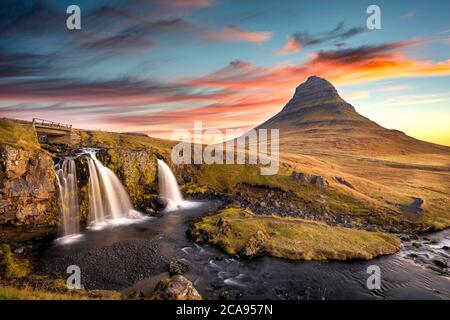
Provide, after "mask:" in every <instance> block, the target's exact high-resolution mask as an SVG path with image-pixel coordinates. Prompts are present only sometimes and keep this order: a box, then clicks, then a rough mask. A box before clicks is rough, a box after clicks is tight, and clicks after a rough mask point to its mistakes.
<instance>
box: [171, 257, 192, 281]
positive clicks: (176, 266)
mask: <svg viewBox="0 0 450 320" xmlns="http://www.w3.org/2000/svg"><path fill="white" fill-rule="evenodd" d="M190 270H191V266H190V265H188V264H187V263H185V262H183V261H180V260H172V261H170V263H169V275H170V276H171V277H172V276H175V275H183V274H185V273H187V272H189V271H190Z"/></svg>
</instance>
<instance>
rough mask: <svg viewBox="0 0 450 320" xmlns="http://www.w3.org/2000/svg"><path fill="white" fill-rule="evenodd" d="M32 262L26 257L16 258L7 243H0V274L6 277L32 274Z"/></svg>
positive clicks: (12, 277)
mask: <svg viewBox="0 0 450 320" xmlns="http://www.w3.org/2000/svg"><path fill="white" fill-rule="evenodd" d="M30 271H31V264H30V262H29V261H28V260H26V259H15V258H14V257H13V254H12V252H11V248H10V246H9V245H7V244H2V245H0V275H2V276H3V278H5V279H17V278H24V277H26V276H28V275H29V274H30Z"/></svg>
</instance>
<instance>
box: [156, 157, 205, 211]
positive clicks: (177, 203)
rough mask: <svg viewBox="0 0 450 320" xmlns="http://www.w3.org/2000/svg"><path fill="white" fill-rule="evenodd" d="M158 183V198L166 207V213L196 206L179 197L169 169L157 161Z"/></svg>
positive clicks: (178, 189)
mask: <svg viewBox="0 0 450 320" xmlns="http://www.w3.org/2000/svg"><path fill="white" fill-rule="evenodd" d="M158 182H159V198H160V199H161V200H162V202H163V204H164V205H165V206H166V211H173V210H177V209H179V208H188V207H193V206H196V205H197V204H196V203H194V202H190V201H185V200H184V199H183V196H182V195H181V191H180V188H179V187H178V184H177V179H176V178H175V176H174V174H173V172H172V170H170V167H169V166H168V165H167V164H166V163H165V162H164V161H163V160H159V159H158Z"/></svg>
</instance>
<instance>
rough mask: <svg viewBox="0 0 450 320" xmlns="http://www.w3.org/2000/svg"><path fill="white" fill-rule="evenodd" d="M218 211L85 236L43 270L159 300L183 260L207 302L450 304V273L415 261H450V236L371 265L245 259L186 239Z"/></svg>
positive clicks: (183, 213) (50, 249)
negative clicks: (192, 224) (174, 264)
mask: <svg viewBox="0 0 450 320" xmlns="http://www.w3.org/2000/svg"><path fill="white" fill-rule="evenodd" d="M218 206H219V203H218V202H214V201H207V202H202V203H201V205H199V206H198V207H197V208H195V209H180V210H176V211H172V212H163V213H162V215H161V216H158V217H151V218H148V219H145V220H140V221H136V222H135V223H132V224H129V225H120V226H115V227H109V228H105V229H103V230H99V231H95V230H85V231H83V237H82V238H81V239H80V240H79V241H78V242H74V243H71V244H68V245H57V244H55V243H51V244H49V245H48V246H47V248H46V249H45V250H43V251H42V252H41V254H40V257H39V259H38V265H37V266H38V270H40V271H41V272H42V273H50V274H55V275H58V276H60V277H64V278H65V277H67V274H66V268H67V266H68V265H70V264H76V265H78V266H80V268H81V277H82V278H81V282H82V285H84V286H85V287H86V288H88V289H116V290H122V292H123V293H124V294H125V295H126V294H129V293H131V292H133V291H135V290H141V291H142V292H143V293H145V294H151V292H152V290H153V288H154V286H155V285H156V283H157V282H158V281H159V280H161V279H163V278H166V277H168V273H167V271H168V262H169V261H171V260H175V259H179V260H182V261H185V262H187V263H188V264H190V265H191V267H192V268H191V271H189V272H188V273H187V274H186V275H185V276H186V277H187V278H188V279H190V280H191V281H192V282H193V283H194V284H195V287H196V288H197V289H198V291H199V292H200V293H201V294H202V295H203V297H204V298H206V299H217V298H219V297H220V295H225V293H224V292H226V295H227V296H228V297H229V298H231V299H450V278H449V277H448V273H447V274H442V273H441V274H440V273H439V272H437V271H436V270H432V269H431V268H430V267H427V265H426V263H422V264H421V263H419V262H415V261H414V260H413V258H411V257H417V256H425V257H428V259H429V260H430V261H431V260H432V259H433V255H443V256H444V257H447V258H448V242H449V241H450V230H446V231H442V232H439V233H435V234H431V235H427V238H426V239H427V240H426V241H424V243H433V244H432V245H429V246H427V245H423V246H422V247H421V249H415V248H414V247H412V246H409V245H408V244H405V249H403V250H402V251H401V252H399V253H397V254H394V255H390V256H383V257H379V258H376V259H374V260H371V261H352V262H337V261H321V262H318V261H286V260H282V259H276V258H271V257H260V258H257V259H254V260H251V261H245V260H239V259H235V258H233V257H231V256H228V255H226V254H224V253H223V252H221V251H220V250H219V249H217V248H215V247H212V246H210V245H201V246H199V245H196V244H195V243H194V242H193V241H191V240H190V239H188V238H187V236H186V230H187V229H188V222H189V221H190V220H192V219H195V218H197V217H199V216H201V215H204V214H206V213H208V212H214V211H215V210H217V208H218ZM430 241H431V242H430ZM433 248H434V249H433ZM414 250H416V251H417V252H412V251H414ZM419 251H420V252H419ZM369 265H377V266H379V267H380V269H381V279H382V280H381V286H382V289H381V290H375V291H371V290H369V289H367V287H366V280H367V277H368V276H369V275H368V274H367V273H366V271H367V267H368V266H369Z"/></svg>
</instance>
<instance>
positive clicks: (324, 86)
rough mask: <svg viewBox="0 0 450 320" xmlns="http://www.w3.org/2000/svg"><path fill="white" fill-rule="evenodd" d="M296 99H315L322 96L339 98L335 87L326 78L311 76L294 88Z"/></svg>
mask: <svg viewBox="0 0 450 320" xmlns="http://www.w3.org/2000/svg"><path fill="white" fill-rule="evenodd" d="M294 98H295V99H296V100H300V99H303V100H315V99H323V98H339V99H341V97H340V96H339V94H338V92H337V90H336V88H335V87H334V86H333V85H332V84H331V83H330V82H329V81H328V80H326V79H324V78H320V77H317V76H311V77H309V78H308V80H306V81H305V82H303V83H302V84H300V85H299V86H298V87H297V88H296V89H295V94H294Z"/></svg>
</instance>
